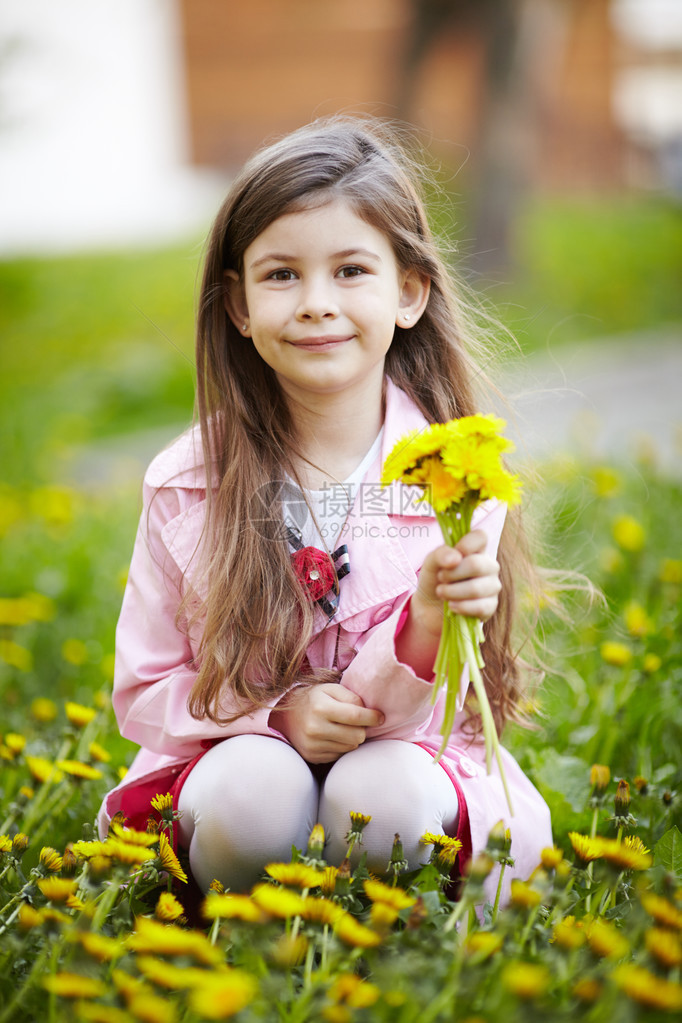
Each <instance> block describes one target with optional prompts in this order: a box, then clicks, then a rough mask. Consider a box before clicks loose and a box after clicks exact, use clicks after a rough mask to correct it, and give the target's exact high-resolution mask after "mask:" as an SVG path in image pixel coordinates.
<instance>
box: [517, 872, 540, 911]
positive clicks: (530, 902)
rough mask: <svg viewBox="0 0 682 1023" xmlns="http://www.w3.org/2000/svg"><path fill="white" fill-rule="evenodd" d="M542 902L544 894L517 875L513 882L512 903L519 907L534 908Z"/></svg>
mask: <svg viewBox="0 0 682 1023" xmlns="http://www.w3.org/2000/svg"><path fill="white" fill-rule="evenodd" d="M541 902H542V895H541V894H540V892H539V891H537V890H536V889H535V888H531V886H530V885H529V884H528V883H527V882H526V881H521V880H519V878H517V877H515V878H514V880H513V881H512V883H511V904H512V906H516V907H517V908H519V909H534V908H535V906H539V905H540V903H541Z"/></svg>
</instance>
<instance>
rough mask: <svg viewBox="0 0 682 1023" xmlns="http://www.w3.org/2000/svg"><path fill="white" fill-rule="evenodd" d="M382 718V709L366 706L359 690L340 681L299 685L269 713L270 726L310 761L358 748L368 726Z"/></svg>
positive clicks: (322, 760) (328, 759) (326, 759)
mask: <svg viewBox="0 0 682 1023" xmlns="http://www.w3.org/2000/svg"><path fill="white" fill-rule="evenodd" d="M383 720H384V716H383V714H382V713H381V712H380V711H377V710H372V709H371V708H369V707H365V706H364V704H363V702H362V700H361V699H360V697H359V696H358V695H357V694H356V693H353V692H352V691H351V690H349V689H346V688H345V687H344V686H341V685H338V684H337V683H323V684H321V685H317V686H309V687H303V686H302V687H299V688H298V689H295V690H293V691H292V692H290V693H289V694H287V696H286V697H285V699H284V700H282V701H281V702H280V704H278V706H277V707H276V708H275V709H274V710H273V712H272V713H271V715H270V725H271V726H272V727H273V728H276V729H277V730H278V731H280V732H281V733H282V734H283V735H285V736H286V738H287V739H288V740H289V742H290V743H291V744H292V746H293V747H294V749H296V750H297V752H298V753H300V755H301V756H302V757H303V759H304V760H307V761H308V763H311V764H319V763H330V762H332V761H333V760H337V759H338V758H339V757H340V756H341V755H342V754H343V753H348V752H350V751H351V750H354V749H357V747H358V746H360V745H361V744H362V743H363V742H364V741H365V738H366V730H367V728H370V727H373V726H376V725H379V724H381V723H382V722H383Z"/></svg>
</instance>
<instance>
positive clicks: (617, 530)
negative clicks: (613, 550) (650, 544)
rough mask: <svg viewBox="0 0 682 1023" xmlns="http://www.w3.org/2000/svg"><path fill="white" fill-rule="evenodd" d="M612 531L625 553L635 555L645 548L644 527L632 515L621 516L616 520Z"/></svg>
mask: <svg viewBox="0 0 682 1023" xmlns="http://www.w3.org/2000/svg"><path fill="white" fill-rule="evenodd" d="M611 531H612V535H613V539H614V540H615V541H616V543H617V544H618V546H619V547H621V548H622V549H623V550H624V551H629V552H630V553H632V554H634V553H636V552H637V551H641V549H642V547H643V546H644V540H645V538H646V534H645V532H644V527H643V526H642V524H641V522H638V521H637V519H635V518H633V517H632V515H619V516H618V518H616V519H614V521H613V525H612V529H611Z"/></svg>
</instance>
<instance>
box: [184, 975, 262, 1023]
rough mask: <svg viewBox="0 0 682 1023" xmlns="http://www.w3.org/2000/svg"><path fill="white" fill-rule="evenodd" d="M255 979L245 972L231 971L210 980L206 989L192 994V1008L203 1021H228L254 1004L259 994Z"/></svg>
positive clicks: (195, 990)
mask: <svg viewBox="0 0 682 1023" xmlns="http://www.w3.org/2000/svg"><path fill="white" fill-rule="evenodd" d="M257 990H258V988H257V984H256V980H255V978H254V977H252V976H251V975H250V974H248V973H245V972H244V971H243V970H230V971H229V973H227V974H222V973H218V974H215V975H214V976H212V977H211V978H210V980H209V981H208V983H207V984H206V985H205V986H204V987H199V988H195V989H194V990H193V991H191V992H190V995H189V998H188V1003H189V1006H190V1008H191V1009H192V1010H193V1011H194V1012H195V1013H196V1014H197V1016H200V1017H201V1018H203V1019H228V1018H229V1017H230V1016H234V1015H235V1013H237V1012H240V1011H241V1010H242V1009H243V1008H244V1007H245V1006H247V1005H248V1004H249V1002H252V1001H253V999H254V998H255V995H256V992H257Z"/></svg>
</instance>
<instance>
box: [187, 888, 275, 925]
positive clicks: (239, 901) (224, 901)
mask: <svg viewBox="0 0 682 1023" xmlns="http://www.w3.org/2000/svg"><path fill="white" fill-rule="evenodd" d="M201 912H202V915H203V916H204V917H205V918H206V919H207V920H217V919H218V918H219V917H220V918H221V919H225V920H230V919H236V920H244V921H245V922H246V923H260V922H261V921H262V920H263V919H264V917H263V911H262V910H260V909H259V908H258V906H257V905H256V904H255V902H253V900H252V899H251V898H250V897H249V896H248V895H232V894H231V893H230V892H223V893H218V892H209V894H208V895H207V896H206V898H205V899H204V901H203V904H202V906H201Z"/></svg>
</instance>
